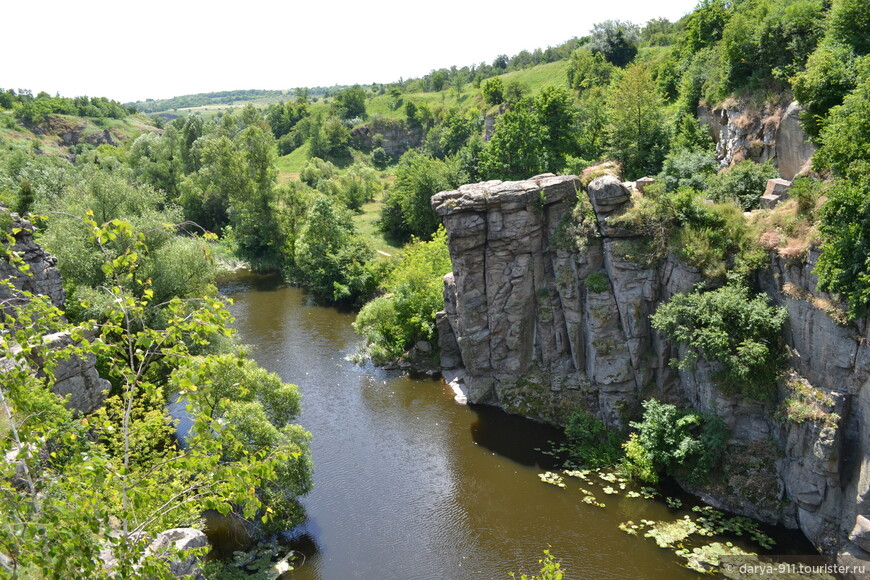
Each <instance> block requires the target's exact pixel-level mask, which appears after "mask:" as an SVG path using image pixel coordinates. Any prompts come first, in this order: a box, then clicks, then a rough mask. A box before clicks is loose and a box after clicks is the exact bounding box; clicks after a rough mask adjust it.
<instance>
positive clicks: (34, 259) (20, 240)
mask: <svg viewBox="0 0 870 580" xmlns="http://www.w3.org/2000/svg"><path fill="white" fill-rule="evenodd" d="M4 211H5V210H4V209H3V208H0V213H2V212H4ZM11 222H12V223H11V226H10V230H9V231H10V232H11V233H12V237H13V238H14V239H15V243H14V244H13V245H12V247H11V248H10V250H11V251H12V252H14V253H15V254H17V255H18V257H19V258H21V260H22V261H23V263H24V264H26V265H27V266H28V267H29V271H28V272H26V273H25V272H22V271H21V270H20V269H19V267H18V266H17V265H16V264H15V263H12V262H10V260H9V259H7V258H5V257H4V258H2V259H0V280H9V281H10V282H12V285H13V286H14V287H15V288H16V289H17V290H19V291H25V292H30V293H32V294H42V295H45V296H48V297H49V298H51V301H52V303H53V304H54V305H55V306H57V307H61V306H63V303H64V299H65V295H64V291H63V283H62V281H61V278H60V270H58V269H57V268H56V267H55V266H56V265H57V258H55V257H54V256H52V255H50V254H49V253H48V252H46V251H45V250H43V249H42V248H41V247H40V246H39V244H37V243H36V242H35V241H33V225H32V224H31V223H30V222H29V221H27V220H23V219H21V218H20V217H19V216H18V214H16V213H13V214H11ZM18 300H20V295H17V293H15V292H10V291H9V290H8V289H7V288H6V287H4V286H0V303H2V304H3V305H4V306H5V305H14V303H15V302H16V301H18Z"/></svg>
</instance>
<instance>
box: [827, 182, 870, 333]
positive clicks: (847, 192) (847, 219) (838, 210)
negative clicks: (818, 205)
mask: <svg viewBox="0 0 870 580" xmlns="http://www.w3.org/2000/svg"><path fill="white" fill-rule="evenodd" d="M819 231H820V232H821V234H822V235H823V236H824V242H823V243H822V254H821V256H819V260H818V262H817V263H816V269H815V273H816V275H817V276H818V277H819V290H823V291H828V292H833V293H835V294H839V295H840V296H842V297H843V298H845V299H846V300H847V301H848V303H849V315H850V317H851V318H859V317H862V316H865V315H866V314H867V305H868V304H870V262H868V260H867V256H868V254H870V251H868V248H870V182H868V181H867V178H866V176H865V177H864V179H862V180H860V181H858V180H856V181H850V180H840V181H837V182H835V183H834V185H833V186H832V187H831V188H830V189H829V190H828V201H827V203H825V205H824V206H823V207H822V210H821V220H820V223H819Z"/></svg>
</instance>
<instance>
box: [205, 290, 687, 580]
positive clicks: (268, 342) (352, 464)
mask: <svg viewBox="0 0 870 580" xmlns="http://www.w3.org/2000/svg"><path fill="white" fill-rule="evenodd" d="M222 291H223V292H224V293H225V294H226V295H229V296H230V297H232V298H233V299H234V300H235V305H234V306H233V308H232V311H233V314H234V315H235V316H236V328H237V329H238V332H239V335H240V337H241V340H242V341H243V342H245V343H247V344H250V345H253V352H252V354H253V356H254V358H256V359H257V361H258V362H259V363H260V364H261V365H263V366H264V367H265V368H267V369H269V370H272V371H274V372H277V373H279V374H280V375H281V377H282V378H283V379H284V380H285V381H288V382H292V383H295V384H298V385H299V387H300V389H301V391H302V394H303V410H302V416H301V417H300V423H301V424H302V425H303V426H304V427H305V428H306V429H308V430H310V431H311V432H312V433H313V435H314V439H313V442H312V455H313V459H314V465H315V470H314V489H313V491H312V492H311V493H310V494H309V495H308V496H307V497H306V498H304V500H303V504H304V506H305V508H306V512H307V514H308V520H307V521H306V522H305V524H304V525H303V526H302V527H300V528H299V529H297V530H294V533H293V535H292V544H293V546H294V547H296V548H297V549H298V550H299V551H300V552H302V553H303V554H304V555H305V563H304V565H302V566H300V567H299V569H298V570H296V571H294V572H293V578H299V579H322V580H344V579H349V578H364V579H368V578H373V579H375V578H376V579H391V578H396V579H403V580H414V579H432V578H437V579H447V580H450V579H461V580H466V579H481V580H482V579H490V578H506V577H507V573H508V572H509V571H519V570H521V569H522V570H525V571H532V568H533V566H534V563H535V562H536V561H537V560H538V558H540V557H541V551H542V550H543V549H544V548H546V547H547V546H548V545H550V546H552V551H553V553H555V554H557V555H558V556H559V557H560V558H561V559H562V560H563V562H564V563H565V566H566V567H567V568H569V569H570V570H571V571H572V574H571V577H573V578H601V579H607V578H614V579H617V578H619V579H622V578H628V577H631V578H650V579H653V580H655V579H664V578H668V579H672V578H690V577H693V575H692V574H691V573H689V572H688V571H687V570H684V569H683V568H681V567H679V565H678V564H677V563H676V559H675V558H674V557H673V556H672V555H670V554H669V553H667V552H665V551H663V550H660V549H659V548H657V547H656V546H655V544H654V543H652V542H648V541H642V540H638V539H637V538H633V537H630V536H627V535H625V534H624V533H622V532H620V531H619V530H618V528H617V526H618V524H619V522H620V521H624V520H625V519H629V517H630V518H635V519H637V518H640V517H648V518H649V519H663V518H664V517H669V515H670V514H668V513H667V509H666V508H664V507H663V506H660V505H658V504H652V503H649V502H639V501H637V500H628V499H625V498H620V499H615V500H613V501H612V502H608V503H609V504H610V503H612V504H613V508H611V507H610V505H608V509H606V510H602V509H598V508H593V507H590V506H587V505H585V504H583V503H582V502H581V501H580V495H579V494H578V492H577V491H576V489H569V490H563V489H559V488H556V487H553V486H547V485H543V484H541V483H540V480H539V479H538V473H539V471H540V470H541V469H542V468H544V467H547V466H548V465H549V464H548V458H547V457H546V456H545V455H543V454H541V453H540V452H538V451H535V448H541V447H543V448H546V447H547V441H548V440H554V439H556V437H557V436H558V432H557V431H555V430H550V429H547V428H544V427H543V426H541V425H537V424H534V423H532V422H529V421H524V420H522V419H518V418H516V417H511V416H508V415H506V414H504V413H502V412H500V411H498V410H496V409H491V408H487V407H482V408H469V407H465V406H460V405H457V404H456V403H455V402H454V401H453V398H452V392H451V391H450V390H449V388H447V387H446V386H445V385H444V384H443V383H441V382H438V381H432V380H413V379H409V378H407V377H403V376H401V375H399V374H398V373H396V372H388V371H384V370H383V369H378V368H375V367H372V366H363V367H360V366H357V365H354V364H353V363H350V362H348V361H347V360H345V357H346V356H347V355H349V354H350V353H352V352H353V351H354V350H355V348H356V346H357V341H358V339H357V337H356V336H355V334H354V332H353V330H352V329H351V327H350V325H351V323H352V321H353V314H352V313H347V312H340V311H337V310H335V309H331V308H323V307H319V306H314V305H312V304H311V303H310V302H309V301H308V300H307V298H306V297H305V295H304V293H303V292H301V291H300V290H298V289H295V288H287V287H283V286H281V285H280V283H279V282H278V281H276V280H275V279H272V280H267V279H263V278H255V279H253V280H248V279H244V280H237V281H235V282H232V283H230V284H228V285H225V286H223V287H222ZM575 487H576V486H575ZM628 502H631V505H629V503H628ZM626 514H630V515H629V516H628V517H626Z"/></svg>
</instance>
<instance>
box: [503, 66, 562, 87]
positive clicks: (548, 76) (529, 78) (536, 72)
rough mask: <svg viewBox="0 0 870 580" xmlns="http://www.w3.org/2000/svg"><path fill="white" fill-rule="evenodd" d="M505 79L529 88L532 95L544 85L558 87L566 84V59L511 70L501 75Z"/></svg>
mask: <svg viewBox="0 0 870 580" xmlns="http://www.w3.org/2000/svg"><path fill="white" fill-rule="evenodd" d="M501 78H502V79H503V80H504V81H505V82H508V81H517V82H520V83H522V84H524V85H526V86H528V88H529V92H530V94H532V95H534V94H536V93H538V92H540V90H541V89H543V88H544V87H546V86H549V85H556V86H560V87H564V86H567V84H568V61H567V60H557V61H556V62H548V63H546V64H539V65H538V66H533V67H532V68H527V69H523V70H518V71H513V72H509V73H506V74H503V75H501Z"/></svg>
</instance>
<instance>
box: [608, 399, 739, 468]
mask: <svg viewBox="0 0 870 580" xmlns="http://www.w3.org/2000/svg"><path fill="white" fill-rule="evenodd" d="M643 407H644V414H643V420H642V421H640V422H632V423H631V426H632V427H633V428H635V429H637V432H636V433H632V435H631V437H630V438H629V440H628V442H627V443H626V444H625V445H624V450H625V452H626V459H625V462H624V464H623V465H624V466H625V467H626V470H627V471H628V472H629V473H631V474H634V475H635V476H637V477H639V478H640V479H643V480H644V481H647V482H650V483H655V482H656V481H658V474H659V473H664V474H666V475H671V476H681V477H686V478H688V479H689V481H691V482H693V483H699V482H701V481H703V479H704V478H705V477H706V476H707V475H708V474H709V473H710V471H711V470H712V469H713V468H714V467H715V466H716V463H717V462H718V460H719V457H720V456H721V454H722V451H723V450H724V449H725V442H726V441H727V440H728V429H727V427H726V426H725V423H724V422H723V421H722V419H721V418H720V417H718V416H717V415H708V414H704V413H698V412H695V411H683V410H680V409H677V408H676V407H675V406H674V405H667V404H664V403H659V402H658V401H657V400H655V399H649V400H647V401H644V403H643Z"/></svg>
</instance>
